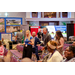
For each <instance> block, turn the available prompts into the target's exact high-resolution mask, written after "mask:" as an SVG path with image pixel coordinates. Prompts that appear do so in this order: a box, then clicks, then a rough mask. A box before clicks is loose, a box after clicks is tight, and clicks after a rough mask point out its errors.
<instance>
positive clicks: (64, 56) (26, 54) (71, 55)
mask: <svg viewBox="0 0 75 75" xmlns="http://www.w3.org/2000/svg"><path fill="white" fill-rule="evenodd" d="M25 34H26V36H25V39H24V41H23V39H22V38H23V34H22V33H21V32H18V33H17V34H16V38H15V41H17V42H18V45H23V54H22V60H21V62H33V61H32V60H31V58H32V53H35V55H36V58H37V61H36V62H74V61H75V42H73V44H72V45H71V46H69V47H67V48H66V50H65V51H64V50H63V46H64V38H63V35H62V32H61V31H56V35H55V37H54V39H52V38H51V35H50V34H49V33H48V30H47V28H43V33H41V30H40V31H39V32H38V33H37V36H36V32H32V36H31V33H30V31H29V30H26V33H25ZM4 46H5V44H4V43H3V39H2V41H0V59H2V60H3V53H4ZM38 46H42V49H41V52H42V53H46V55H45V56H44V57H43V59H42V60H41V59H40V58H39V55H38Z"/></svg>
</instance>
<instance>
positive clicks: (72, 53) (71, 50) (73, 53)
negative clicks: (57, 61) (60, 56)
mask: <svg viewBox="0 0 75 75" xmlns="http://www.w3.org/2000/svg"><path fill="white" fill-rule="evenodd" d="M64 55H65V57H66V58H67V59H68V60H69V59H71V58H73V57H75V46H69V47H68V48H66V50H65V52H64Z"/></svg>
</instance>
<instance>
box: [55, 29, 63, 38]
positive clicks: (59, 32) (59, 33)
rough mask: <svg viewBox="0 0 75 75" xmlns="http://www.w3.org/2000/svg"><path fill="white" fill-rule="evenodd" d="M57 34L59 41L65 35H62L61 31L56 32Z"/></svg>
mask: <svg viewBox="0 0 75 75" xmlns="http://www.w3.org/2000/svg"><path fill="white" fill-rule="evenodd" d="M56 34H57V35H58V37H59V39H60V38H61V37H63V35H62V33H61V31H60V30H58V31H56Z"/></svg>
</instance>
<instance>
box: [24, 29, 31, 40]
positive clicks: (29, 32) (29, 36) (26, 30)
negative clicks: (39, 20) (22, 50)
mask: <svg viewBox="0 0 75 75" xmlns="http://www.w3.org/2000/svg"><path fill="white" fill-rule="evenodd" d="M27 31H28V33H29V36H28V40H30V37H31V33H30V31H29V30H26V32H27ZM26 38H27V35H26V37H25V40H26Z"/></svg>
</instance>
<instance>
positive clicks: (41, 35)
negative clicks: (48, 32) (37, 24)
mask: <svg viewBox="0 0 75 75" xmlns="http://www.w3.org/2000/svg"><path fill="white" fill-rule="evenodd" d="M37 37H38V38H39V40H40V41H41V40H42V37H43V33H41V29H40V31H39V32H38V33H37Z"/></svg>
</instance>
